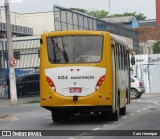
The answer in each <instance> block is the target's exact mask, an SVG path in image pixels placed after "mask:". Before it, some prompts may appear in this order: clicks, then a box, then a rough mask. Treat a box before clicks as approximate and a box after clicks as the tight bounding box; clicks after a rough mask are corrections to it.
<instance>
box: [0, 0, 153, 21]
mask: <svg viewBox="0 0 160 139" xmlns="http://www.w3.org/2000/svg"><path fill="white" fill-rule="evenodd" d="M10 1H11V2H10V9H11V11H12V12H17V13H34V12H47V11H52V10H53V5H54V4H55V5H59V6H62V7H65V8H73V7H74V8H83V9H86V10H88V11H92V10H105V11H109V14H110V15H112V14H123V13H125V12H137V13H143V14H144V15H145V16H147V19H155V18H156V8H155V7H156V6H155V0H10ZM109 1H110V2H109ZM109 3H110V4H109ZM3 5H4V0H0V6H3ZM109 5H110V6H109ZM109 7H110V8H109Z"/></svg>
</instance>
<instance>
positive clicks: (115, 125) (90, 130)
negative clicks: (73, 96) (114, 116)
mask: <svg viewBox="0 0 160 139" xmlns="http://www.w3.org/2000/svg"><path fill="white" fill-rule="evenodd" d="M0 113H2V114H7V115H8V116H9V117H7V118H2V119H0V130H60V131H62V130H70V131H73V130H78V131H79V132H78V133H75V134H74V136H72V134H71V135H70V133H69V132H68V134H69V135H68V134H66V135H68V136H66V135H65V134H64V135H65V136H58V137H55V136H54V137H48V138H49V139H50V138H51V139H53V138H68V139H75V138H76V139H78V138H89V139H90V138H93V139H98V138H106V131H108V130H114V132H115V135H116V131H115V130H128V131H129V130H135V131H136V130H160V118H159V115H160V94H156V95H148V94H146V95H143V96H142V97H141V98H140V99H135V100H132V103H131V104H129V105H128V107H127V113H126V115H125V116H120V119H119V121H103V120H102V119H101V117H100V115H93V114H92V115H84V116H80V115H77V116H75V117H72V118H71V120H70V121H69V122H66V123H64V122H60V123H53V122H52V119H51V113H50V111H48V110H46V109H44V108H41V107H40V105H39V104H38V103H37V104H21V105H18V106H14V107H11V106H9V105H5V104H4V105H3V104H1V105H0ZM99 131H101V132H99ZM62 132H63V131H62ZM62 132H61V134H60V135H62V134H63V133H65V132H63V133H62ZM73 132H74V131H73ZM126 132H127V131H126ZM57 133H58V131H57ZM117 134H118V131H117ZM94 135H96V136H94ZM135 137H136V136H133V137H118V138H135ZM138 137H139V136H138ZM138 137H137V138H138ZM0 138H1V137H0ZM23 138H25V139H28V138H29V137H23ZM39 138H40V137H39ZM107 138H108V137H107ZM110 138H113V139H115V138H117V137H116V136H113V137H110ZM141 138H150V136H148V137H146V136H143V137H141ZM154 138H158V137H154ZM15 139H16V137H15ZM40 139H41V138H40Z"/></svg>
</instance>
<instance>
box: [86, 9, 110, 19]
mask: <svg viewBox="0 0 160 139" xmlns="http://www.w3.org/2000/svg"><path fill="white" fill-rule="evenodd" d="M88 14H89V15H91V16H94V17H96V18H106V17H107V15H108V12H107V11H104V10H101V11H99V10H96V11H91V12H89V13H88Z"/></svg>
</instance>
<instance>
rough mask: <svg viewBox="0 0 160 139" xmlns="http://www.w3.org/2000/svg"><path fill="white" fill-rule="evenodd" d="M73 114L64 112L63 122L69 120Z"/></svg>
mask: <svg viewBox="0 0 160 139" xmlns="http://www.w3.org/2000/svg"><path fill="white" fill-rule="evenodd" d="M70 116H71V114H70V113H69V112H66V113H63V116H62V120H63V122H69V120H70Z"/></svg>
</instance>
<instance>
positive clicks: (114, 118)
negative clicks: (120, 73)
mask: <svg viewBox="0 0 160 139" xmlns="http://www.w3.org/2000/svg"><path fill="white" fill-rule="evenodd" d="M119 105H120V104H119V96H118V98H117V110H116V111H115V112H114V113H113V112H112V116H111V118H112V121H118V119H119V114H120V106H119Z"/></svg>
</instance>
